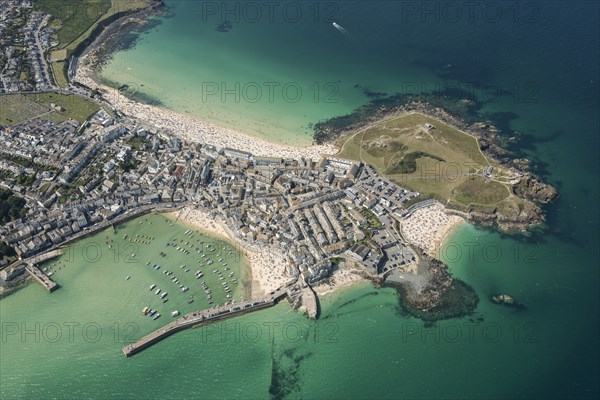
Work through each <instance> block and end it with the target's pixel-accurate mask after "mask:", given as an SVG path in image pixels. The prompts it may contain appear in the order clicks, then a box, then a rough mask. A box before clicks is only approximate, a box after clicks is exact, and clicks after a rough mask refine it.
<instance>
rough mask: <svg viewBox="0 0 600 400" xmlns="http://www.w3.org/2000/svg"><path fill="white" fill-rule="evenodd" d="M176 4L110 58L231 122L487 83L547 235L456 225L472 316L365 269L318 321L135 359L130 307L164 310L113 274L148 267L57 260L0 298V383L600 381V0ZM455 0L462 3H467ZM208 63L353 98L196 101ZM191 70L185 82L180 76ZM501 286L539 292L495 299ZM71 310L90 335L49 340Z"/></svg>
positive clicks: (369, 392)
mask: <svg viewBox="0 0 600 400" xmlns="http://www.w3.org/2000/svg"><path fill="white" fill-rule="evenodd" d="M167 4H168V5H169V6H171V7H172V15H171V16H170V17H168V18H165V19H164V20H163V21H162V23H161V24H159V26H158V27H157V28H156V29H155V30H152V31H150V32H147V33H144V34H142V39H141V41H140V42H139V44H138V45H137V47H136V48H134V49H132V50H129V51H126V52H121V53H117V54H116V55H115V58H114V60H113V62H112V63H111V64H109V65H108V66H107V67H106V69H105V71H104V73H103V74H105V77H106V78H107V79H109V78H110V79H113V80H115V81H118V82H120V83H126V82H127V81H133V82H137V83H139V85H138V87H139V88H140V90H147V91H148V94H150V95H153V96H156V97H158V98H159V99H160V100H161V101H163V103H164V104H165V105H166V106H169V107H171V108H173V109H175V110H178V111H181V112H186V111H187V112H189V113H190V114H192V115H197V116H206V115H209V114H210V113H214V115H215V117H214V121H216V122H218V121H219V119H220V118H221V119H223V120H224V121H225V122H227V123H228V124H230V126H247V127H249V129H250V130H254V132H250V133H253V134H258V135H262V136H263V137H269V135H271V136H270V139H271V140H280V141H285V142H286V143H304V142H306V141H307V140H308V139H307V138H308V135H307V133H306V132H307V126H308V124H309V123H310V122H316V121H318V120H319V119H322V118H326V117H328V116H334V115H339V114H341V113H344V112H348V111H350V110H351V109H353V108H354V107H356V106H358V105H360V104H362V103H364V102H366V101H367V100H368V98H369V95H370V96H373V93H375V92H384V93H388V94H391V93H396V92H407V93H408V92H413V93H414V92H418V91H420V90H423V91H430V90H432V89H436V88H440V89H443V90H446V91H452V90H455V88H456V87H459V88H462V89H465V88H467V89H469V88H472V89H471V93H472V94H473V98H474V99H476V100H478V101H479V102H480V104H481V109H480V110H479V111H480V112H481V113H482V114H486V115H488V116H491V117H493V118H494V120H495V121H497V123H498V124H499V125H500V126H501V127H502V128H503V129H505V130H506V131H509V130H516V131H518V132H520V134H521V136H522V140H521V141H520V142H519V144H518V145H515V146H514V148H513V150H515V151H516V152H518V153H519V154H522V155H524V156H526V157H527V158H529V159H531V160H532V161H534V162H535V166H536V172H538V173H539V174H540V175H541V176H542V177H543V179H544V180H546V181H547V182H549V183H551V184H553V185H555V186H557V187H558V189H559V191H560V194H561V196H560V198H559V199H558V200H557V201H556V202H555V203H554V204H552V205H550V206H548V207H547V211H548V221H547V229H546V231H545V232H544V233H543V234H534V235H532V236H531V237H529V238H521V237H507V236H503V235H500V234H497V233H494V232H492V231H490V230H484V229H479V228H476V227H473V226H470V225H463V226H462V227H461V228H460V229H459V230H458V231H457V232H456V234H455V235H453V237H451V238H450V239H449V240H448V242H447V243H446V245H445V246H444V247H443V250H442V252H441V254H440V257H441V258H442V259H443V260H444V261H446V262H447V264H448V265H449V267H450V269H451V271H452V273H453V274H454V275H455V276H456V277H458V278H459V279H462V280H464V281H465V282H467V283H468V284H470V285H471V286H473V288H474V289H475V290H476V291H477V293H478V294H479V297H480V303H479V305H478V308H477V310H476V313H475V315H473V316H471V317H468V318H461V319H453V320H449V321H441V322H438V323H436V324H434V325H433V326H429V325H424V324H423V323H421V322H419V321H417V320H415V319H412V318H410V317H407V316H403V315H401V313H400V312H399V308H398V301H397V295H396V293H395V291H394V290H393V289H390V288H385V289H374V288H372V287H371V285H370V284H368V283H366V284H361V285H357V286H355V287H352V288H349V289H346V290H343V291H342V292H340V293H335V294H332V295H328V296H325V297H323V298H322V299H321V307H322V313H321V318H320V320H318V321H315V322H310V321H308V320H306V318H305V317H303V316H302V315H299V314H297V313H295V312H293V311H291V310H290V308H289V306H288V305H287V304H281V305H278V306H276V307H274V308H271V309H268V310H265V311H261V312H258V313H254V314H250V315H246V316H244V317H241V318H238V319H235V320H229V321H226V322H224V323H221V324H218V325H214V326H213V327H211V328H206V329H194V330H188V331H185V332H182V333H178V334H176V335H174V336H172V337H170V338H169V339H167V340H166V341H163V342H161V343H160V344H158V345H156V346H153V347H152V348H150V349H148V350H146V351H144V352H142V353H140V354H138V355H136V356H134V357H133V358H130V359H126V358H125V357H124V356H123V355H122V353H121V347H122V346H123V343H122V342H124V340H123V339H124V337H123V336H125V335H128V334H129V331H127V330H126V329H131V328H129V325H126V323H127V322H131V321H136V322H138V323H140V322H144V323H147V324H150V321H151V320H149V319H148V318H147V317H146V318H142V317H139V310H138V309H139V308H140V306H143V303H144V301H143V300H144V299H143V298H142V299H139V300H136V303H135V304H130V303H128V302H126V301H125V302H124V301H123V299H122V298H121V296H125V297H132V298H136V295H135V293H137V289H135V290H133V289H132V290H131V292H127V291H124V292H119V293H120V294H118V296H115V297H114V298H113V295H112V293H113V292H112V291H111V290H110V287H111V285H115V286H118V287H119V288H121V287H124V285H126V284H129V283H130V282H131V281H132V280H133V279H134V276H133V275H132V274H130V275H132V278H131V280H129V281H125V280H124V277H123V276H122V275H123V274H122V273H118V274H115V275H114V276H113V275H110V274H109V275H107V274H98V275H95V274H94V271H93V270H92V271H90V270H89V269H87V268H85V267H83V266H81V267H80V268H79V269H78V270H76V269H75V268H71V267H66V268H65V269H64V270H61V271H59V272H58V273H57V280H59V281H60V280H61V279H62V280H64V281H63V282H61V283H63V284H64V286H63V287H62V288H61V289H59V290H58V291H57V292H55V293H53V294H51V295H49V294H47V293H45V292H44V291H43V290H42V289H41V288H40V287H38V286H37V285H30V286H28V287H26V288H24V289H22V290H20V291H18V292H16V293H15V294H13V295H11V296H9V297H7V298H4V299H2V300H0V317H1V319H2V329H3V331H2V334H3V336H2V342H1V345H2V356H1V357H0V395H1V396H2V398H49V397H57V398H99V399H100V398H101V399H105V398H122V397H128V398H140V399H147V398H162V399H169V398H172V399H179V398H189V397H203V398H250V399H258V398H268V397H272V398H300V397H301V398H315V399H317V398H340V399H341V398H344V399H346V398H355V399H362V398H423V399H431V398H461V399H462V398H489V399H492V398H493V399H497V398H556V399H559V398H597V397H598V396H599V395H600V393H599V388H598V382H597V376H598V375H599V373H600V368H599V365H598V358H599V357H598V356H599V349H598V336H599V329H598V328H599V327H598V313H599V311H600V310H599V302H598V300H599V299H598V287H599V284H600V282H599V273H598V264H599V263H598V261H599V253H598V243H599V239H600V238H599V218H598V217H599V213H598V205H597V200H598V198H599V191H598V178H597V172H598V148H599V144H600V143H599V140H598V132H599V131H600V125H599V121H598V108H599V107H598V106H599V104H598V103H599V102H598V93H599V90H598V76H599V70H598V65H599V64H600V63H599V57H598V50H597V49H598V47H599V46H598V44H599V43H598V41H599V39H598V37H599V35H598V33H599V32H598V30H599V29H598V20H597V15H598V11H599V6H598V3H597V2H592V1H574V2H561V1H543V2H537V1H533V2H511V1H500V2H486V3H481V6H478V8H477V9H476V10H474V11H473V18H469V16H468V15H469V14H468V10H466V9H465V8H464V7H465V6H464V5H463V3H453V2H435V1H433V2H427V7H431V8H428V9H423V7H424V3H423V2H400V1H398V2H392V1H390V2H366V1H365V2H352V1H348V2H346V1H344V2H337V3H326V2H319V3H313V2H298V3H297V4H299V5H300V7H302V9H303V11H304V12H303V15H305V16H309V17H305V18H304V19H302V20H301V21H299V22H296V23H293V22H290V21H286V20H284V19H283V17H281V14H280V13H276V14H275V16H274V18H275V21H274V22H273V23H271V22H269V21H268V20H266V21H265V20H263V21H262V22H260V23H259V22H249V21H248V18H247V17H248V15H246V16H245V17H244V16H242V15H241V14H240V18H239V22H236V20H235V12H234V15H228V16H227V19H229V20H231V21H232V25H233V27H232V28H231V30H230V31H229V32H227V33H221V32H217V31H215V27H216V26H217V25H218V23H219V21H220V19H221V18H220V16H215V15H212V12H213V11H212V10H213V9H208V10H207V9H206V8H205V9H204V12H205V13H209V11H210V13H211V16H210V18H208V17H207V18H208V19H207V21H206V22H204V21H203V14H202V4H204V7H207V4H212V6H216V7H221V6H222V4H223V3H221V2H217V3H206V2H191V1H172V2H169V1H168V2H167ZM228 4H229V3H228ZM230 4H234V6H235V4H238V5H239V6H241V5H242V4H243V3H230ZM259 4H262V3H259ZM315 4H319V5H320V7H321V8H320V10H321V12H320V14H319V16H320V17H322V18H325V17H330V16H331V15H330V14H331V13H333V17H332V18H331V19H334V20H335V21H336V22H337V23H339V24H340V25H341V26H342V27H344V28H345V29H346V30H347V31H348V32H349V37H348V36H346V35H344V34H342V33H341V32H339V31H338V30H337V29H335V28H334V27H333V26H332V24H331V22H332V21H330V20H328V21H321V20H320V19H319V21H320V22H318V23H315V22H314V20H313V18H312V17H313V16H312V15H311V14H310V13H311V12H312V11H311V10H314V8H313V9H311V8H310V7H311V6H312V7H314V6H315ZM330 4H332V5H330ZM444 4H451V5H450V6H448V5H446V6H444ZM452 5H454V6H455V8H454V9H452V8H451V7H452ZM457 6H458V7H459V8H460V10H462V11H461V15H460V17H457V15H458V14H456V13H455V14H451V12H452V11H453V10H454V11H456V9H457V8H456V7H457ZM483 6H485V7H483ZM232 7H233V6H232ZM289 7H293V6H289ZM326 7H332V8H326ZM436 7H437V8H436ZM444 7H445V8H444ZM484 9H485V10H484ZM427 10H429V11H427ZM498 10H501V11H498ZM494 11H496V14H493V12H494ZM247 12H250V11H249V10H248V11H247ZM289 12H290V13H291V8H290V9H289ZM240 13H241V11H240ZM484 13H485V14H484ZM498 13H500V14H498ZM263 15H266V14H264V12H263ZM494 15H496V16H495V17H494ZM290 16H291V14H290ZM288 17H289V16H288ZM288 19H289V18H288ZM209 20H210V22H208V21H209ZM175 38H176V39H175ZM190 46H193V47H190ZM150 55H153V58H148V57H150ZM127 68H131V70H127ZM127 71H133V72H127ZM111 74H114V75H111ZM206 77H208V78H206ZM121 78H122V79H123V80H121ZM205 79H209V80H208V82H210V81H216V82H221V81H226V82H231V81H234V82H235V81H236V80H237V81H240V82H248V81H253V80H254V81H259V80H260V81H266V80H267V79H269V80H272V81H277V82H288V81H292V80H294V81H297V82H304V83H306V82H314V81H318V82H329V81H333V82H338V83H339V85H340V86H339V87H340V90H339V92H338V97H339V98H340V102H338V103H327V104H324V103H318V104H317V105H314V104H313V103H311V102H308V103H307V104H305V103H304V102H300V101H299V102H297V103H294V104H290V103H287V102H274V103H273V104H271V103H268V102H267V104H262V103H260V102H257V103H256V104H254V103H253V104H244V103H243V102H240V103H235V102H232V101H225V102H221V101H213V102H212V103H210V107H209V103H206V104H205V103H203V102H197V101H195V100H194V98H196V99H197V98H198V96H199V95H198V93H197V92H196V91H195V90H192V89H191V88H193V87H195V88H198V87H200V88H201V87H202V82H203V80H205ZM177 81H179V82H181V83H180V84H179V85H177V84H176V82H177ZM142 84H143V85H144V86H141V85H142ZM198 85H200V86H198ZM356 85H358V86H356ZM436 85H438V86H436ZM186 87H187V88H188V97H185V96H184V95H183V94H181V93H183V92H184V91H185V88H186ZM190 90H192V92H193V93H192V94H189V92H190ZM229 98H231V96H230V97H229ZM178 99H180V100H178ZM200 99H201V96H200ZM213 100H214V99H213ZM226 100H227V99H226ZM178 101H179V105H177V104H176V102H178ZM255 106H256V107H255ZM177 107H181V108H179V109H178V108H177ZM245 109H247V110H248V111H246V112H244V111H243V110H245ZM311 110H312V111H311ZM313 111H314V112H313ZM211 115H212V114H211ZM248 116H250V117H248ZM259 127H268V129H265V130H261V129H262V128H259ZM298 127H300V129H297V128H298ZM275 132H277V133H275ZM157 236H158V235H157ZM73 271H79V272H77V273H76V272H73ZM150 272H152V271H150ZM68 274H72V275H68ZM61 275H62V276H61ZM67 275H68V276H67ZM136 279H137V278H136ZM146 284H149V283H148V282H145V283H144V290H146V289H147V288H145V285H146ZM73 292H79V294H75V293H73ZM501 292H503V293H508V294H510V295H512V296H514V297H515V298H516V299H517V300H518V301H519V302H520V303H522V304H523V305H524V306H525V308H524V309H522V310H516V309H511V308H507V307H503V306H498V305H494V304H492V303H491V302H490V301H489V300H488V298H489V296H490V295H492V294H495V293H501ZM144 293H145V292H144ZM240 295H241V294H240ZM167 304H169V303H167ZM186 305H187V304H186V303H185V302H184V304H182V305H181V308H183V307H185V306H186ZM178 307H179V305H178ZM180 311H183V310H180ZM165 316H166V318H165ZM140 318H142V319H141V320H140ZM163 318H164V319H163ZM168 318H170V317H168V315H165V314H163V317H161V319H159V321H162V322H164V321H165V320H166V319H168ZM38 321H39V322H40V323H41V324H42V325H41V326H46V329H47V332H46V333H40V334H38V335H37V336H38V337H39V338H40V340H39V341H37V342H36V341H35V340H34V338H35V337H36V334H35V333H34V334H26V335H25V336H24V337H21V335H20V331H19V334H17V335H9V336H7V335H6V333H7V329H12V328H13V327H14V326H13V325H11V327H9V326H8V325H6V323H7V322H8V323H17V325H18V329H21V323H23V322H25V323H28V324H29V326H31V324H34V323H35V322H38ZM69 321H70V322H79V323H80V325H78V326H77V329H78V330H76V331H75V336H74V340H73V342H70V341H69V340H67V339H65V338H63V339H61V340H58V341H57V342H52V341H51V340H49V339H52V338H53V336H51V334H52V333H53V331H52V329H53V325H48V323H51V322H57V323H59V324H60V325H61V326H62V328H63V331H64V329H65V328H64V326H63V325H62V324H63V323H64V322H69ZM94 321H100V322H101V326H102V327H103V328H104V329H103V335H102V337H101V339H99V340H98V341H96V342H94V341H93V340H91V339H94V338H93V337H88V336H84V334H83V333H82V331H81V329H80V328H82V327H83V325H84V324H85V323H89V322H94ZM115 322H116V323H118V324H117V325H118V326H119V332H118V335H117V337H116V339H115V336H114V330H115V329H116V328H114V329H113V330H111V329H110V327H111V326H113V325H112V324H114V323H115ZM153 322H158V321H153ZM44 324H45V325H44ZM117 325H115V327H116V326H117ZM150 327H151V326H150ZM26 328H27V326H26ZM140 329H142V327H140ZM92 333H93V327H91V328H89V335H92ZM139 334H141V332H139ZM64 335H66V333H64ZM86 335H87V334H86ZM86 338H87V340H86ZM125 339H129V337H127V338H125ZM40 360H43V362H42V361H40Z"/></svg>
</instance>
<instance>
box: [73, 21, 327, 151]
mask: <svg viewBox="0 0 600 400" xmlns="http://www.w3.org/2000/svg"><path fill="white" fill-rule="evenodd" d="M124 18H132V17H131V16H128V17H124ZM126 21H127V20H122V19H120V20H117V21H114V22H113V23H112V24H111V25H109V26H108V27H107V28H106V30H105V32H103V33H101V34H99V35H98V36H97V37H96V38H95V39H94V41H93V42H92V43H91V44H90V45H89V46H88V48H86V49H85V51H83V53H82V55H81V57H80V58H79V60H78V63H77V68H76V71H75V76H74V77H73V82H76V83H79V84H81V85H84V86H86V87H88V88H89V89H91V90H97V91H98V92H99V93H100V94H101V96H102V98H103V99H104V101H106V103H108V104H109V105H110V106H111V107H112V108H114V109H116V110H118V111H120V112H122V113H123V114H125V115H127V116H130V117H134V118H137V119H140V120H143V121H145V122H146V124H147V125H150V126H154V127H156V128H160V129H165V130H168V131H170V132H172V133H173V134H174V135H175V136H178V137H180V138H182V139H185V140H187V141H190V142H194V143H202V144H209V145H214V146H216V147H220V148H226V147H229V148H235V149H243V150H244V151H248V152H250V153H253V154H254V155H256V156H264V157H281V158H296V159H299V158H308V159H313V160H315V161H318V160H320V159H321V157H322V156H323V155H335V154H337V153H338V152H339V149H337V148H336V146H334V145H333V144H320V145H317V144H312V145H309V146H294V145H284V144H280V143H273V142H269V141H267V140H265V139H264V138H262V137H259V136H253V135H250V134H247V133H242V132H239V131H237V130H233V129H230V128H226V127H222V126H219V125H217V124H214V123H212V122H209V121H207V120H203V119H200V118H196V117H192V116H188V115H184V114H181V113H179V112H176V111H174V110H171V109H168V108H166V107H160V106H157V105H151V104H146V103H142V102H140V101H138V100H134V99H132V98H129V97H127V96H126V95H124V94H122V93H121V92H120V91H119V90H118V89H115V88H112V87H110V86H108V85H106V84H105V83H103V82H101V80H100V78H99V77H98V76H97V73H98V70H99V68H101V62H100V61H99V57H98V53H99V52H100V51H101V43H100V42H101V41H102V40H103V39H105V38H106V37H105V33H106V32H107V31H108V30H109V29H111V27H114V26H115V25H116V24H119V23H121V24H123V23H124V22H126ZM109 36H110V35H109ZM134 90H135V88H134Z"/></svg>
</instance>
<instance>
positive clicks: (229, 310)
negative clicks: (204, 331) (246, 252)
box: [123, 288, 287, 357]
mask: <svg viewBox="0 0 600 400" xmlns="http://www.w3.org/2000/svg"><path fill="white" fill-rule="evenodd" d="M286 296H287V288H280V289H277V290H276V291H274V292H273V293H271V294H269V296H267V297H265V298H262V299H255V300H250V301H245V302H240V303H235V304H230V305H226V306H221V307H217V308H211V309H208V310H202V311H194V312H191V313H188V314H186V315H184V316H182V317H181V318H178V319H176V320H175V321H172V322H170V323H168V324H167V325H165V326H163V327H161V328H159V329H157V330H155V331H154V332H151V333H149V334H148V335H146V336H144V337H142V338H141V339H139V340H138V341H136V342H135V343H132V344H129V345H127V346H125V347H123V354H125V357H131V356H133V355H134V354H137V353H139V352H140V351H142V350H144V349H146V348H148V347H150V346H152V345H153V344H156V343H158V342H159V341H161V340H163V339H164V338H166V337H168V336H170V335H172V334H174V333H176V332H179V331H181V330H183V329H188V328H194V327H197V326H200V325H204V324H209V323H212V322H217V321H221V320H224V319H227V318H233V317H236V316H239V315H242V314H246V313H250V312H253V311H258V310H261V309H263V308H268V307H272V306H274V305H275V304H276V303H277V302H278V301H280V300H282V299H284V298H285V297H286Z"/></svg>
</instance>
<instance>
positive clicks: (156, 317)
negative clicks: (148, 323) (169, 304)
mask: <svg viewBox="0 0 600 400" xmlns="http://www.w3.org/2000/svg"><path fill="white" fill-rule="evenodd" d="M159 318H160V314H158V313H157V314H156V315H155V316H153V317H152V319H153V320H155V321H156V320H157V319H159Z"/></svg>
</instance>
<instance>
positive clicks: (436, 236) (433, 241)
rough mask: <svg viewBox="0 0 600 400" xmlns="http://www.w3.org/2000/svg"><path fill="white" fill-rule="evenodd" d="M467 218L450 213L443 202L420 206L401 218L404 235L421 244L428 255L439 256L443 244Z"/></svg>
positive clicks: (411, 241) (413, 242) (416, 243)
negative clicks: (445, 209) (445, 210)
mask: <svg viewBox="0 0 600 400" xmlns="http://www.w3.org/2000/svg"><path fill="white" fill-rule="evenodd" d="M463 222H465V220H464V219H463V218H461V217H459V216H457V215H448V214H446V213H445V212H444V207H443V206H442V205H441V204H435V205H433V206H430V207H425V208H420V209H418V210H416V211H414V212H413V213H412V214H411V216H410V217H408V218H406V219H402V220H400V227H401V229H402V235H403V236H404V238H405V239H406V240H408V241H409V242H410V243H411V244H413V245H416V246H419V247H420V248H421V249H423V251H424V252H425V253H427V254H428V255H430V256H432V257H435V258H438V256H439V254H438V253H439V251H440V248H441V246H442V245H443V244H444V241H445V240H446V238H447V237H448V236H449V235H450V234H452V232H454V231H455V230H456V228H458V226H460V224H462V223H463Z"/></svg>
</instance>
